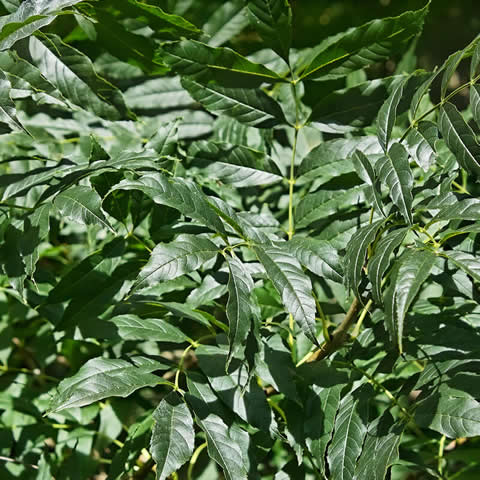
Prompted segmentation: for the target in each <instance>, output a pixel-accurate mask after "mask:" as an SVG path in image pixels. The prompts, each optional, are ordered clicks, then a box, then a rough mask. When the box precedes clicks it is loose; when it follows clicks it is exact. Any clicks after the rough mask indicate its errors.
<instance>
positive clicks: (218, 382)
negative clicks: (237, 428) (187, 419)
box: [195, 345, 276, 432]
mask: <svg viewBox="0 0 480 480" xmlns="http://www.w3.org/2000/svg"><path fill="white" fill-rule="evenodd" d="M195 355H196V356H197V358H198V364H199V365H200V369H201V370H202V372H203V373H204V374H205V375H206V376H207V378H208V380H209V382H210V386H211V388H212V390H213V391H214V392H215V395H216V396H218V397H219V398H220V399H221V400H222V402H223V404H224V405H226V406H227V407H228V409H229V410H230V411H232V412H234V413H235V415H238V416H239V417H240V418H241V419H242V420H244V421H245V422H247V423H249V424H250V425H252V426H253V427H255V428H259V429H260V430H262V431H265V432H268V431H270V432H272V431H275V429H276V423H275V422H274V421H273V415H272V411H271V409H270V407H269V405H268V403H267V398H266V396H265V393H264V392H263V390H262V389H261V388H260V387H259V385H258V384H257V382H256V381H255V380H254V378H252V374H251V372H249V371H248V366H247V364H246V362H245V361H243V360H244V356H245V355H244V354H242V355H241V356H239V357H234V358H233V360H232V362H231V363H230V364H229V372H228V373H226V371H225V364H226V363H227V359H228V348H227V346H226V345H220V346H219V347H216V346H212V345H201V346H200V347H199V348H197V350H196V351H195ZM218 413H219V414H220V412H218ZM222 418H223V420H224V421H227V418H226V416H225V417H222Z"/></svg>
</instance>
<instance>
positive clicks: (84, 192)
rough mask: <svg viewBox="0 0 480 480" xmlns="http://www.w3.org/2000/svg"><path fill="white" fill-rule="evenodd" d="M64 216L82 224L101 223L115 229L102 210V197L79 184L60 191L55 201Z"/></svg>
mask: <svg viewBox="0 0 480 480" xmlns="http://www.w3.org/2000/svg"><path fill="white" fill-rule="evenodd" d="M53 204H54V206H55V207H56V208H57V209H58V210H59V212H60V213H61V214H62V216H63V217H65V218H68V219H70V220H72V221H73V222H77V223H80V224H82V225H101V226H102V227H106V228H108V229H109V230H111V231H113V232H114V230H113V228H112V227H111V226H110V224H109V223H108V220H107V219H106V218H105V215H104V214H103V212H102V209H101V204H102V199H101V198H100V196H99V195H98V193H97V192H95V190H93V189H91V188H90V187H87V186H84V185H77V186H76V187H71V188H69V189H68V190H65V191H63V192H61V193H59V194H58V195H57V196H56V197H55V200H54V201H53Z"/></svg>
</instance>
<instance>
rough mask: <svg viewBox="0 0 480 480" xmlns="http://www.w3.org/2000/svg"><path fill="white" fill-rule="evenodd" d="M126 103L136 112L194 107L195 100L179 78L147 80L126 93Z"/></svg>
mask: <svg viewBox="0 0 480 480" xmlns="http://www.w3.org/2000/svg"><path fill="white" fill-rule="evenodd" d="M124 97H125V102H126V103H127V106H128V107H129V108H132V109H134V110H156V109H167V108H181V107H189V106H191V105H192V103H193V100H192V98H191V97H190V95H189V94H188V92H187V91H186V90H185V89H184V88H183V87H182V84H181V83H180V78H179V77H162V78H154V79H152V80H147V81H145V82H142V83H140V84H139V85H135V86H133V87H130V88H129V89H128V90H126V92H125V93H124Z"/></svg>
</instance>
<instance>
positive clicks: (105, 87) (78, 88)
mask: <svg viewBox="0 0 480 480" xmlns="http://www.w3.org/2000/svg"><path fill="white" fill-rule="evenodd" d="M29 42H30V43H29V49H30V54H31V56H32V58H33V60H34V62H35V64H36V65H37V67H38V68H39V70H40V72H41V73H42V75H43V76H44V77H45V78H46V79H47V80H48V81H49V82H51V83H52V84H53V85H55V86H56V87H57V88H58V90H59V91H60V92H61V93H62V95H63V96H64V97H65V98H67V99H68V100H70V101H71V102H72V103H74V104H75V105H77V106H79V107H81V108H84V109H87V110H89V111H91V112H92V113H94V114H95V115H98V116H99V117H104V118H107V119H109V120H118V119H120V118H121V117H124V116H125V115H126V113H127V108H126V106H125V103H124V101H123V97H122V94H121V92H120V90H118V89H117V88H116V87H114V86H113V85H112V84H111V83H109V82H107V81H106V80H105V79H103V78H102V77H100V76H99V75H98V74H97V73H96V72H95V69H94V67H93V64H92V62H91V61H90V59H89V58H88V57H87V56H86V55H84V54H83V53H81V52H80V51H79V50H76V49H75V48H73V47H71V46H69V45H67V44H66V43H63V42H62V41H61V40H60V38H59V37H58V36H56V35H48V36H45V35H43V36H42V37H40V39H39V38H37V37H31V38H30V41H29Z"/></svg>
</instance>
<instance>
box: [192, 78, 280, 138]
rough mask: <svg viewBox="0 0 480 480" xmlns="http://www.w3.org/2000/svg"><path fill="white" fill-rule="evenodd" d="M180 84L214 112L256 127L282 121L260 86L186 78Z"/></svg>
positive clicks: (273, 124)
mask: <svg viewBox="0 0 480 480" xmlns="http://www.w3.org/2000/svg"><path fill="white" fill-rule="evenodd" d="M182 85H183V86H184V87H185V88H186V89H187V90H188V92H189V93H190V95H191V96H192V97H193V98H194V99H195V100H196V101H197V102H199V103H201V104H202V105H203V106H204V107H205V108H206V109H207V110H209V111H211V112H213V113H216V114H223V115H228V116H229V117H232V118H235V119H236V120H238V121H239V122H241V123H245V124H246V125H251V126H253V127H259V128H271V127H273V126H275V125H278V124H280V123H285V117H284V115H283V112H282V109H281V107H280V105H279V104H278V103H277V102H276V101H275V100H274V99H273V98H271V97H269V96H268V95H267V94H266V93H264V92H263V91H262V90H259V89H251V88H249V89H246V88H227V87H222V86H219V85H215V84H208V85H203V84H201V83H199V82H197V81H195V80H192V79H188V78H183V79H182Z"/></svg>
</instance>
